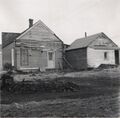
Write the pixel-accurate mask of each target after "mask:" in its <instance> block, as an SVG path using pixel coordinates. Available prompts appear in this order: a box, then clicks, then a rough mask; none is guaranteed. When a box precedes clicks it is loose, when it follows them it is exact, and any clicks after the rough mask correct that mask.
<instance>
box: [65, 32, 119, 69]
mask: <svg viewBox="0 0 120 118" xmlns="http://www.w3.org/2000/svg"><path fill="white" fill-rule="evenodd" d="M66 59H67V61H68V62H69V64H70V65H71V67H72V68H74V69H76V70H80V69H86V68H96V67H98V66H100V65H101V64H113V65H119V64H120V59H119V48H118V46H117V45H116V44H115V43H114V42H113V41H112V40H111V39H110V38H109V37H108V36H106V35H105V34H104V33H98V34H94V35H91V36H87V35H85V37H84V38H81V39H77V40H75V41H74V42H73V43H72V44H71V45H70V46H69V47H68V48H67V49H66Z"/></svg>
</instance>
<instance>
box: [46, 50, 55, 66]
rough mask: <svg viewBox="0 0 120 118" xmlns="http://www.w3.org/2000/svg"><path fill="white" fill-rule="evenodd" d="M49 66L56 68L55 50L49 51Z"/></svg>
mask: <svg viewBox="0 0 120 118" xmlns="http://www.w3.org/2000/svg"><path fill="white" fill-rule="evenodd" d="M47 60H48V68H55V52H53V51H49V52H48V53H47Z"/></svg>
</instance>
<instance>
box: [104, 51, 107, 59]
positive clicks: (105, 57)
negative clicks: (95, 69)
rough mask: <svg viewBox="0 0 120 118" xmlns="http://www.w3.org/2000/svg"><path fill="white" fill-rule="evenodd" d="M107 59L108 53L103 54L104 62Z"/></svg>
mask: <svg viewBox="0 0 120 118" xmlns="http://www.w3.org/2000/svg"><path fill="white" fill-rule="evenodd" d="M107 59H108V52H104V60H107Z"/></svg>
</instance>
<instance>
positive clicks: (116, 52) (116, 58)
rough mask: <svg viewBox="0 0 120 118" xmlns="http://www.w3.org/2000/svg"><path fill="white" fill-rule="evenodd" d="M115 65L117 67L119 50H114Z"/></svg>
mask: <svg viewBox="0 0 120 118" xmlns="http://www.w3.org/2000/svg"><path fill="white" fill-rule="evenodd" d="M115 64H116V65H119V50H115Z"/></svg>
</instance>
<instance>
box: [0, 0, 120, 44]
mask: <svg viewBox="0 0 120 118" xmlns="http://www.w3.org/2000/svg"><path fill="white" fill-rule="evenodd" d="M29 18H33V19H34V22H36V21H38V20H39V19H41V20H42V21H43V22H44V23H45V24H46V25H47V26H48V27H49V28H50V29H51V30H52V31H54V32H55V33H56V34H57V35H58V36H59V37H60V38H61V39H62V40H63V41H64V42H65V43H68V44H70V43H72V42H73V41H74V40H75V39H76V38H80V37H83V36H84V32H87V34H88V35H91V34H95V33H99V32H104V33H105V34H106V35H107V36H108V37H110V38H111V39H112V40H113V41H114V42H116V43H117V44H118V45H119V46H120V0H0V33H1V32H22V31H24V30H25V29H26V28H28V19H29ZM0 39H1V38H0ZM0 43H1V41H0Z"/></svg>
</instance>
